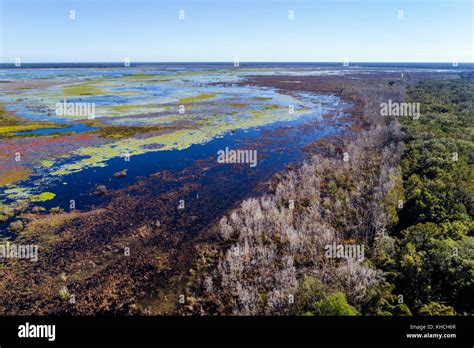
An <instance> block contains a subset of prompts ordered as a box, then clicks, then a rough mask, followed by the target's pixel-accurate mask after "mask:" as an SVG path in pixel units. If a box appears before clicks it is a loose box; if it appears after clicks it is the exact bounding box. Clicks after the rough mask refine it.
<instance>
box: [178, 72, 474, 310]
mask: <svg viewBox="0 0 474 348" xmlns="http://www.w3.org/2000/svg"><path fill="white" fill-rule="evenodd" d="M341 93H342V96H343V97H344V96H345V97H347V95H350V96H351V97H352V99H353V100H352V101H353V102H354V104H355V105H359V106H360V105H364V107H359V108H357V107H355V108H353V109H352V110H351V113H352V116H353V117H354V118H355V119H357V117H359V125H360V126H361V128H362V130H358V131H357V132H353V133H352V132H351V136H348V137H346V138H345V139H338V140H337V141H333V142H329V143H325V144H324V146H321V147H319V148H318V151H316V154H313V155H312V156H311V157H310V158H309V159H308V160H307V161H306V162H305V163H304V164H303V165H301V166H300V167H298V168H293V169H291V170H289V171H287V172H285V173H283V174H281V175H279V176H278V177H277V178H276V179H275V180H274V182H272V184H271V185H270V190H269V192H268V193H267V194H265V195H264V196H262V197H256V198H249V199H247V200H245V201H244V202H243V203H242V204H241V206H240V207H239V208H237V209H235V210H233V211H232V212H231V213H230V214H228V215H227V216H225V217H223V218H222V220H221V221H220V224H219V226H218V227H217V230H218V232H217V235H218V237H216V242H215V243H214V245H205V246H201V247H200V250H199V256H198V257H197V259H196V261H195V263H194V265H193V269H192V276H191V277H190V280H189V282H188V286H187V298H188V301H187V306H186V307H185V309H184V310H183V312H184V313H194V314H206V313H221V314H244V315H254V314H290V315H467V314H470V315H472V314H473V301H472V299H473V297H472V294H473V293H474V267H473V259H474V257H473V256H474V236H473V230H474V228H473V227H474V223H473V219H472V218H473V215H474V201H473V199H474V195H473V193H474V192H473V189H474V186H473V185H474V180H473V179H474V178H473V162H474V151H473V150H474V142H473V140H474V139H473V130H474V128H473V122H474V119H473V116H474V114H473V112H474V108H473V105H472V102H473V100H474V80H473V78H472V77H469V76H460V77H459V78H455V79H445V80H443V79H436V80H421V81H416V82H411V83H404V82H402V81H386V80H385V81H382V82H378V83H372V85H370V86H366V88H360V86H358V87H357V88H352V89H351V88H350V87H346V88H345V89H343V90H342V92H341ZM344 94H347V95H344ZM354 95H355V96H356V97H354ZM388 99H390V100H392V101H394V102H402V101H403V102H406V103H420V113H421V114H420V115H419V116H420V117H406V116H403V117H388V116H381V114H380V105H381V103H383V102H387V100H388ZM336 244H338V245H342V246H347V245H357V246H362V247H364V250H365V257H364V260H363V261H360V260H355V259H354V258H328V257H327V254H325V248H327V246H328V245H336Z"/></svg>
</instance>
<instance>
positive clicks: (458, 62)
mask: <svg viewBox="0 0 474 348" xmlns="http://www.w3.org/2000/svg"><path fill="white" fill-rule="evenodd" d="M269 63H270V64H288V63H292V64H298V63H299V64H341V65H343V64H344V61H239V65H241V64H269ZM347 63H348V64H349V66H350V65H351V64H380V63H382V64H393V63H395V64H451V65H452V64H453V63H457V64H474V61H471V62H467V61H457V62H453V61H444V62H443V61H353V62H351V61H347ZM0 64H1V65H15V62H0ZM21 64H124V61H44V62H38V61H35V62H21ZM133 64H229V65H233V64H234V61H232V60H230V61H135V62H134V61H131V62H130V66H131V65H133Z"/></svg>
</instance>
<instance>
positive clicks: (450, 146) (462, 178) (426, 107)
mask: <svg viewBox="0 0 474 348" xmlns="http://www.w3.org/2000/svg"><path fill="white" fill-rule="evenodd" d="M405 101H406V102H413V103H417V102H418V103H420V104H421V117H420V118H419V119H418V120H413V119H410V118H402V119H401V123H402V126H403V132H404V133H405V139H404V141H405V144H406V148H405V151H404V153H403V156H402V159H401V162H400V168H401V173H402V178H403V187H402V188H399V189H401V191H402V192H403V196H404V199H403V202H401V203H402V204H401V205H402V207H401V209H400V210H399V211H398V214H397V216H396V217H395V219H394V220H395V221H396V223H395V224H393V226H390V227H391V232H392V238H393V239H392V240H391V242H392V245H393V248H392V249H386V250H385V253H384V254H383V255H381V257H380V258H378V262H379V265H380V267H381V268H382V269H383V270H384V271H385V273H386V274H387V275H388V277H387V278H388V279H389V280H390V282H391V283H393V284H394V285H395V289H396V292H397V293H399V294H402V295H403V296H404V301H405V303H406V304H407V305H408V307H409V308H410V310H411V311H412V312H413V313H417V314H420V315H454V314H456V313H457V314H460V315H462V314H473V294H474V268H473V262H474V261H473V260H474V237H473V232H474V223H473V219H472V218H473V216H474V171H473V168H474V167H473V164H474V138H473V135H474V133H473V131H474V128H473V126H474V108H473V101H474V80H473V79H472V78H468V77H466V78H460V79H456V80H441V81H423V82H420V83H418V84H417V85H415V86H412V87H410V88H408V90H407V93H406V98H405ZM397 220H398V221H397Z"/></svg>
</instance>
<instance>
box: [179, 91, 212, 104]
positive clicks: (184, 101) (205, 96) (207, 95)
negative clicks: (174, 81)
mask: <svg viewBox="0 0 474 348" xmlns="http://www.w3.org/2000/svg"><path fill="white" fill-rule="evenodd" d="M215 96H216V94H215V93H202V94H199V95H198V96H195V97H187V98H181V99H180V100H179V101H178V104H180V105H181V104H189V103H193V102H199V101H203V100H207V99H212V98H215Z"/></svg>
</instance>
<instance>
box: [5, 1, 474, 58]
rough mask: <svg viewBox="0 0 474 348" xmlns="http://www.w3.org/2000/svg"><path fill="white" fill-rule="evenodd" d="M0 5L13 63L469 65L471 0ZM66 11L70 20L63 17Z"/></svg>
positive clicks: (90, 2)
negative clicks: (291, 14) (72, 15)
mask: <svg viewBox="0 0 474 348" xmlns="http://www.w3.org/2000/svg"><path fill="white" fill-rule="evenodd" d="M0 6H1V7H0V11H1V23H0V59H1V62H3V63H7V62H13V61H14V60H15V58H17V57H19V58H20V59H21V61H22V62H111V61H117V62H119V61H123V60H124V59H125V58H127V57H128V58H130V60H131V61H132V62H133V61H136V62H139V61H142V62H147V61H148V62H152V61H153V62H172V61H174V62H186V61H188V62H190V61H193V62H198V61H224V62H232V61H233V59H234V58H236V57H237V58H239V60H240V61H241V62H245V61H253V62H256V61H299V62H303V61H308V62H323V61H335V62H338V61H342V60H343V59H345V58H347V59H348V60H349V62H351V61H352V62H356V61H359V62H360V61H366V62H451V61H452V60H453V59H456V60H457V61H459V62H473V61H474V53H473V52H474V47H473V17H474V13H473V1H472V0H406V1H403V0H401V1H396V0H319V1H318V0H81V1H78V0H0ZM71 10H74V11H75V14H76V19H75V20H70V19H69V15H70V11H71ZM180 10H184V11H185V18H184V20H180V19H179V11H180ZM290 10H293V11H294V14H295V18H294V19H293V20H290V19H289V18H288V17H289V16H288V15H289V13H288V11H290ZM400 10H401V11H403V19H399V18H398V17H399V11H400Z"/></svg>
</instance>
